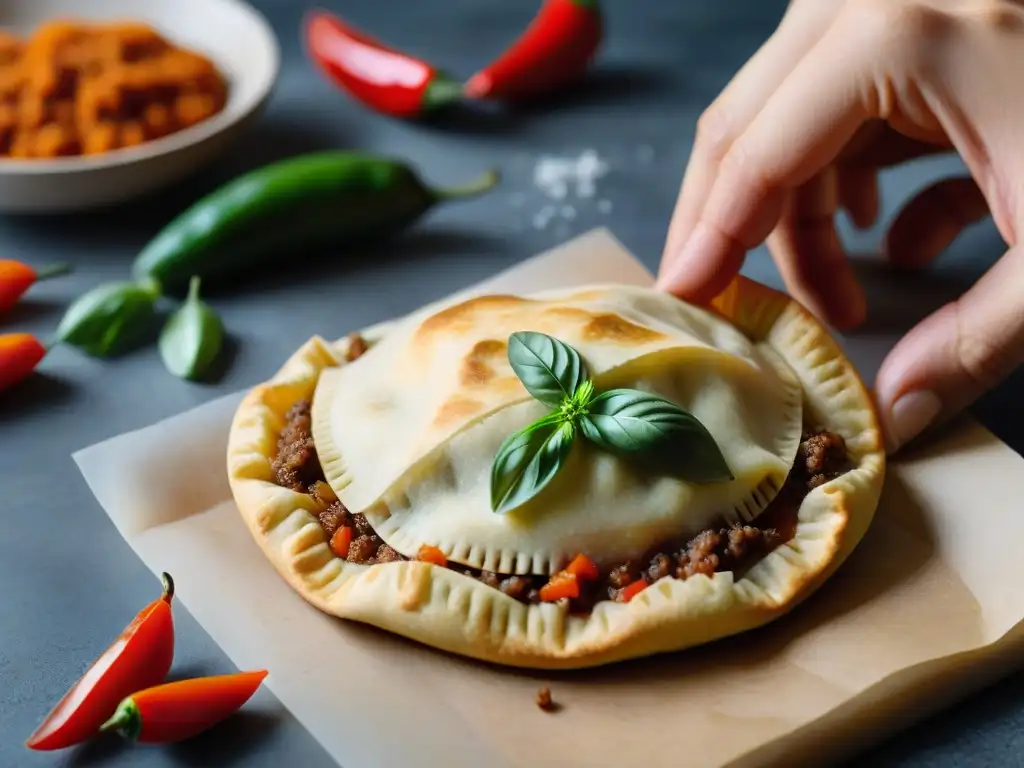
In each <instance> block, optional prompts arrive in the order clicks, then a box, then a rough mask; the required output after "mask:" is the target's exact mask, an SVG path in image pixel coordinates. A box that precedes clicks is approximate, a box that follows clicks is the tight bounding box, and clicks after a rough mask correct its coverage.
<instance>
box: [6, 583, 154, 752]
mask: <svg viewBox="0 0 1024 768" xmlns="http://www.w3.org/2000/svg"><path fill="white" fill-rule="evenodd" d="M162 580H163V587H164V589H163V594H161V595H160V597H159V598H158V599H156V600H154V601H153V602H152V603H150V604H149V605H147V606H146V607H145V608H143V609H142V610H141V611H139V613H138V615H136V617H135V619H134V620H133V621H132V623H131V624H129V625H128V626H127V627H125V629H124V631H123V632H122V633H121V634H120V636H119V637H118V638H117V639H116V640H115V641H114V642H113V643H112V644H111V645H110V647H109V648H107V650H106V651H104V653H103V655H101V656H100V657H99V658H98V659H96V661H94V662H93V664H92V666H91V667H89V670H88V671H87V672H86V673H85V674H84V675H82V677H81V678H80V679H79V680H78V682H76V683H75V684H74V685H73V686H72V687H71V690H69V691H68V692H67V693H66V694H65V695H64V698H62V699H61V700H60V701H59V702H58V703H57V706H56V707H54V708H53V711H52V712H50V714H49V715H47V716H46V719H45V720H44V721H43V722H42V724H41V725H40V726H39V727H38V728H37V729H36V731H35V733H33V734H32V735H31V736H30V737H29V739H28V741H27V742H26V746H27V747H29V748H30V749H40V750H46V749H63V748H64V747H69V746H71V745H72V744H78V743H80V742H82V741H85V740H86V739H88V738H90V737H91V736H94V735H95V734H96V733H97V732H98V731H99V728H100V726H101V725H103V723H104V721H106V720H107V718H109V717H110V716H111V714H112V713H113V712H114V711H115V710H116V709H117V706H118V702H120V701H121V700H122V699H123V698H124V697H125V696H127V695H128V694H130V693H132V692H133V691H137V690H139V689H141V688H147V687H149V686H151V685H156V684H157V683H159V682H161V681H163V679H164V678H165V677H167V673H168V672H169V671H170V669H171V660H172V658H173V657H174V620H173V618H172V616H171V598H172V597H174V582H173V581H172V580H171V577H170V576H169V575H167V574H166V573H165V574H163V576H162Z"/></svg>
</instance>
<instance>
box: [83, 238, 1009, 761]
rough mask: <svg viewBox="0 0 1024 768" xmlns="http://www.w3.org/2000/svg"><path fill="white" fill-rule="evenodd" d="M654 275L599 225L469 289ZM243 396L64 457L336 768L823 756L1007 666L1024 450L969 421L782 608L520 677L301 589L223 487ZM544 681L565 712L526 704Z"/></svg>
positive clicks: (914, 462) (903, 477) (899, 474)
mask: <svg viewBox="0 0 1024 768" xmlns="http://www.w3.org/2000/svg"><path fill="white" fill-rule="evenodd" d="M651 279H652V278H651V276H650V274H649V273H648V272H647V271H646V270H645V269H644V267H643V266H642V265H641V264H640V263H639V262H637V261H636V260H635V259H634V258H633V257H632V256H630V255H629V254H628V253H627V252H626V251H625V250H624V249H623V248H622V246H621V245H619V244H618V243H617V242H616V241H615V240H614V238H613V237H612V236H611V235H610V234H608V233H607V232H606V231H603V230H597V231H594V232H591V233H589V234H587V235H584V236H583V237H581V238H578V239H577V240H574V241H572V242H570V243H568V244H567V245H564V246H562V247H561V248H558V249H556V250H555V251H552V252H549V253H547V254H543V255H541V256H538V257H536V258H535V259H533V260H531V261H528V262H526V263H524V264H522V265H520V266H518V267H516V268H513V269H512V270H511V271H509V272H506V273H503V274H501V275H498V276H497V277H496V278H494V279H492V280H490V281H487V282H486V283H484V284H481V285H478V286H475V287H474V288H471V289H468V290H467V291H466V292H464V293H463V294H462V295H467V294H469V293H480V292H485V291H493V290H499V291H506V292H517V291H530V290H535V289H539V288H543V287H554V286H558V285H572V284H579V283H585V282H593V281H597V282H605V281H616V282H623V283H634V284H644V285H647V284H650V282H651ZM350 330H353V329H350V328H323V329H321V331H320V332H321V334H322V335H324V336H328V337H339V338H340V337H341V336H344V335H345V334H347V333H348V332H349V331H350ZM848 346H849V347H850V348H851V353H856V354H853V357H854V359H855V360H857V364H858V365H859V366H862V367H864V368H871V369H872V370H873V369H874V367H875V366H877V360H874V359H873V358H872V357H871V356H870V355H868V356H867V357H865V355H864V354H863V350H860V351H859V353H858V351H857V350H855V349H854V347H855V346H856V345H855V344H854V343H849V342H848ZM282 362H283V361H282ZM240 397H241V395H232V396H229V397H226V398H223V399H220V400H216V401H214V402H211V403H208V404H206V405H204V406H201V407H199V408H196V409H195V410H192V411H189V412H187V413H184V414H182V415H180V416H177V417H174V418H172V419H169V420H166V421H163V422H160V423H158V424H155V425H153V426H151V427H148V428H145V429H142V430H139V431H137V432H133V433H129V434H125V435H122V436H119V437H116V438H113V439H111V440H107V441H105V442H103V443H100V444H98V445H95V446H92V447H90V448H87V449H85V450H83V451H80V452H79V453H77V454H76V455H75V460H76V461H77V462H78V465H79V467H80V469H81V471H82V473H83V474H84V476H85V478H86V481H87V482H88V483H89V486H90V487H91V488H92V490H93V492H94V493H95V494H96V497H97V499H98V500H99V502H100V503H101V504H102V506H103V508H104V509H105V510H106V511H107V513H108V514H109V515H110V518H111V520H112V521H113V522H114V524H115V525H116V526H117V527H118V529H119V530H120V531H121V533H122V535H123V536H124V537H125V539H126V540H127V541H128V543H129V544H130V545H131V546H132V547H133V548H134V549H135V551H136V552H137V553H138V554H139V556H140V557H141V558H142V560H143V561H144V562H145V563H146V564H147V565H148V566H149V567H150V568H151V569H152V570H153V571H154V572H156V573H158V572H160V571H163V570H166V571H169V572H171V573H172V574H173V575H174V577H175V581H176V583H177V593H178V595H179V596H180V599H181V602H182V603H183V604H184V605H185V606H186V607H187V608H188V610H189V611H190V612H191V613H192V614H193V615H194V616H195V617H196V619H197V620H198V621H199V622H200V624H202V625H203V627H204V628H205V629H206V630H207V631H208V632H209V633H210V635H211V636H212V637H213V638H214V640H216V641H217V642H218V643H219V644H220V645H221V646H222V647H223V648H224V650H225V651H226V653H227V654H228V656H229V657H231V659H232V660H233V661H234V662H235V663H236V664H237V665H238V666H239V667H241V668H246V667H249V668H252V667H265V668H267V669H269V670H270V675H269V677H268V678H267V685H268V686H269V687H270V688H271V689H272V690H273V692H274V693H275V694H276V695H277V696H278V698H279V699H280V700H281V701H282V702H283V704H284V705H285V706H287V707H288V708H289V709H290V710H291V711H292V712H293V713H294V714H295V716H296V717H297V718H298V719H299V720H300V721H301V722H302V723H303V724H305V726H306V727H307V728H308V729H309V730H310V732H311V733H312V734H313V736H314V737H316V738H317V739H318V740H319V741H320V742H321V743H322V744H323V745H324V747H325V748H326V749H327V751H328V752H329V753H330V754H331V755H332V756H333V757H334V758H335V759H336V760H337V761H338V762H339V764H341V765H342V766H344V767H345V768H364V767H371V768H378V767H379V766H391V765H395V766H398V765H401V766H408V765H415V766H428V765H430V766H432V765H444V766H446V767H448V766H451V767H455V766H483V765H486V766H488V768H498V767H499V766H506V765H508V766H512V765H542V766H548V765H551V766H558V767H559V768H566V767H567V766H584V765H586V766H607V765H640V764H643V765H647V766H660V765H666V766H669V765H671V766H719V765H736V766H739V765H743V766H747V765H751V766H752V765H770V764H772V765H821V764H822V763H823V762H824V761H825V760H826V759H831V758H835V757H838V756H839V755H841V754H843V753H846V752H848V751H849V750H851V749H857V748H861V747H864V746H866V745H867V744H869V743H870V742H872V741H874V740H876V739H877V738H879V737H881V736H882V735H883V734H884V733H887V732H889V731H891V730H893V729H895V728H897V727H901V726H903V725H905V724H906V723H908V722H909V721H911V720H913V719H916V718H919V717H922V716H923V715H925V714H926V713H927V712H929V711H931V710H932V709H935V708H937V707H939V706H941V705H943V704H946V703H948V702H950V701H952V700H954V699H955V698H957V697H958V696H962V695H964V694H965V693H967V692H968V691H969V690H971V689H972V688H974V687H977V686H979V685H981V684H983V683H985V682H988V681H990V680H992V679H994V678H995V677H997V676H998V675H1000V674H1004V673H1006V672H1008V671H1009V670H1010V668H1011V667H1012V666H1013V665H1014V664H1015V661H1016V659H1017V658H1019V657H1020V652H1021V651H1022V650H1024V624H1022V619H1024V589H1022V587H1021V584H1022V581H1021V578H1020V576H1021V572H1022V570H1024V567H1022V565H1021V562H1020V558H1019V554H1018V546H1017V542H1018V541H1019V540H1020V538H1021V536H1020V535H1018V534H1021V535H1024V516H1022V515H1020V514H1019V513H1020V511H1021V510H1020V508H1021V504H1020V501H1019V499H1020V498H1021V491H1022V490H1024V460H1022V459H1021V457H1020V456H1018V455H1017V454H1016V453H1014V452H1013V451H1011V450H1010V449H1009V448H1008V447H1007V446H1005V445H1004V444H1003V443H1001V442H1000V441H999V440H997V439H996V438H995V437H994V436H993V435H992V434H991V433H989V432H987V431H986V430H985V429H983V428H982V427H981V426H979V425H978V424H976V423H974V422H970V421H965V422H962V423H960V424H959V425H957V427H956V428H955V429H954V430H952V431H950V432H949V433H947V434H946V436H945V437H943V438H941V439H939V440H936V441H933V442H932V443H931V445H929V446H928V447H927V448H926V449H922V450H919V451H918V452H916V453H915V454H912V455H909V456H906V457H904V458H902V459H901V460H900V461H898V462H895V463H893V464H891V465H890V470H889V473H888V477H887V482H886V489H885V492H884V494H883V499H882V503H881V506H880V508H879V510H878V513H877V515H876V518H875V521H874V523H873V525H872V527H871V529H870V531H869V532H868V534H867V537H866V538H865V539H864V541H863V542H862V543H861V544H860V546H859V547H858V548H857V549H856V550H855V552H854V553H853V555H852V556H851V558H850V559H849V560H848V561H847V563H846V564H845V565H844V567H843V568H841V569H840V570H839V572H838V573H837V574H836V575H835V577H834V578H832V579H831V580H830V581H829V582H828V583H827V584H826V585H825V586H824V587H823V588H822V589H821V590H820V591H819V592H818V593H817V594H816V595H815V596H813V597H812V598H811V599H810V600H809V601H807V602H806V603H805V604H804V605H802V606H800V607H798V608H797V609H796V611H795V612H793V613H792V614H790V615H789V616H788V617H786V618H784V619H782V620H780V621H778V622H776V623H774V624H771V625H769V626H768V627H765V628H763V629H760V630H757V631H754V632H750V633H747V634H744V635H741V636H738V637H735V638H731V639H728V640H725V641H722V642H719V643H717V644H713V645H711V646H706V647H704V648H699V649H696V650H693V651H688V652H684V653H680V654H675V655H666V656H660V657H655V658H652V659H646V660H642V661H638V662H630V663H625V664H621V665H617V666H614V667H610V668H605V669H599V670H590V671H585V672H574V673H555V674H552V673H545V674H536V675H531V674H528V673H523V672H516V671H509V670H505V669H501V668H496V667H490V666H486V665H483V664H479V663H475V662H471V661H466V660H462V659H458V658H455V657H451V656H447V655H444V654H442V653H440V652H436V651H433V650H431V649H428V648H424V647H422V646H419V645H415V644H413V643H410V642H407V641H405V640H401V639H399V638H395V637H393V636H390V635H386V634H385V633H383V632H378V631H376V630H373V629H370V628H366V627H362V626H359V625H356V624H352V623H345V622H342V621H339V620H337V619H333V618H331V617H328V616H326V615H323V614H321V613H319V612H318V611H316V610H315V609H314V608H312V607H311V606H309V605H308V604H307V603H305V602H304V601H303V600H302V599H301V598H300V597H299V596H298V595H297V594H295V593H294V592H293V591H292V590H291V589H290V588H289V587H288V586H287V585H286V584H285V582H284V581H283V580H282V579H281V578H280V577H279V576H278V575H277V573H276V572H275V571H274V570H273V568H272V567H271V565H270V563H269V562H268V561H267V560H266V559H265V558H264V556H263V554H262V553H261V552H260V550H259V549H258V548H257V546H256V544H255V543H254V542H253V541H252V539H251V537H250V535H249V533H248V531H247V530H246V529H245V527H244V525H243V523H242V521H241V519H240V517H239V516H238V513H237V511H236V509H235V507H234V504H233V502H232V501H231V495H230V492H229V490H228V484H227V480H226V477H225V471H226V470H225V450H226V444H227V430H228V426H229V423H230V420H231V417H232V414H233V411H234V408H235V405H236V404H237V402H238V401H239V399H240ZM542 685H549V686H550V687H551V689H552V693H553V695H554V698H555V700H556V702H558V703H560V704H562V705H563V709H562V710H561V711H559V712H557V713H553V714H546V713H544V712H542V711H541V710H539V709H538V708H537V707H536V706H535V704H534V698H535V695H536V692H537V690H538V689H539V688H540V687H541V686H542Z"/></svg>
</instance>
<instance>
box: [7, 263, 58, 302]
mask: <svg viewBox="0 0 1024 768" xmlns="http://www.w3.org/2000/svg"><path fill="white" fill-rule="evenodd" d="M70 271H71V265H70V264H53V265H51V266H49V267H43V268H42V269H33V268H32V267H30V266H29V265H28V264H23V263H22V262H20V261H14V260H13V259H0V312H7V311H8V310H9V309H11V307H13V306H14V305H15V304H17V303H18V299H20V298H21V297H22V296H23V295H24V294H25V291H27V290H28V289H29V288H31V287H32V284H33V283H38V282H39V281H40V280H48V279H50V278H51V277H57V276H58V275H66V274H67V273H68V272H70Z"/></svg>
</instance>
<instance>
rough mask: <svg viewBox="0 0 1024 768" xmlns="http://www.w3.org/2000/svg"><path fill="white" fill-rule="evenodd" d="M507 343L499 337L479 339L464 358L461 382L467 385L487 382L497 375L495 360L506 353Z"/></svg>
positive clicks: (472, 385) (460, 372) (460, 371)
mask: <svg viewBox="0 0 1024 768" xmlns="http://www.w3.org/2000/svg"><path fill="white" fill-rule="evenodd" d="M506 349H507V345H506V344H505V342H504V341H499V340H497V339H484V340H483V341H478V342H477V343H476V344H475V345H474V346H473V348H472V349H471V350H470V351H469V354H468V355H466V357H465V358H463V360H462V367H461V368H460V370H459V383H460V384H462V385H463V386H465V387H474V386H479V385H481V384H487V383H488V382H489V381H491V380H492V379H493V378H494V377H495V376H496V375H497V373H498V372H497V371H496V370H495V369H494V362H495V361H496V360H501V358H503V357H504V356H505V354H506V352H505V350H506Z"/></svg>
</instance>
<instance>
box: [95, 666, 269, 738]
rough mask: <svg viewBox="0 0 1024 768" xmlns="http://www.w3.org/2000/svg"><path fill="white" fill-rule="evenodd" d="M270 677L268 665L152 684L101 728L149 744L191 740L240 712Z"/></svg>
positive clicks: (130, 697)
mask: <svg viewBox="0 0 1024 768" xmlns="http://www.w3.org/2000/svg"><path fill="white" fill-rule="evenodd" d="M266 676H267V671H266V670H265V669H264V670H260V671H258V672H236V673H235V674H233V675H217V676H216V677H197V678H194V679H192V680H178V681H177V682H174V683H164V684H163V685H158V686H155V687H153V688H147V689H146V690H144V691H139V692H138V693H133V694H132V695H131V696H128V697H127V698H126V699H125V700H124V701H122V702H121V703H120V704H119V705H118V706H117V711H116V712H114V715H113V716H112V717H111V718H110V719H109V720H107V722H105V723H104V724H103V727H102V728H101V729H100V730H103V731H116V732H117V733H119V734H121V735H122V736H124V737H125V738H126V739H130V740H131V741H138V742H141V743H143V744H167V743H169V742H174V741H183V740H184V739H190V738H192V737H193V736H195V735H197V734H199V733H202V732H203V731H205V730H207V729H209V728H212V727H213V726H215V725H216V724H217V723H219V722H221V721H222V720H224V719H226V718H227V717H229V716H230V715H232V714H234V712H235V711H236V710H238V709H239V708H240V707H241V706H242V705H243V704H245V702H247V701H248V700H249V699H250V698H251V697H252V695H253V694H254V693H256V689H257V688H259V687H260V683H262V682H263V678H265V677H266Z"/></svg>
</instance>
